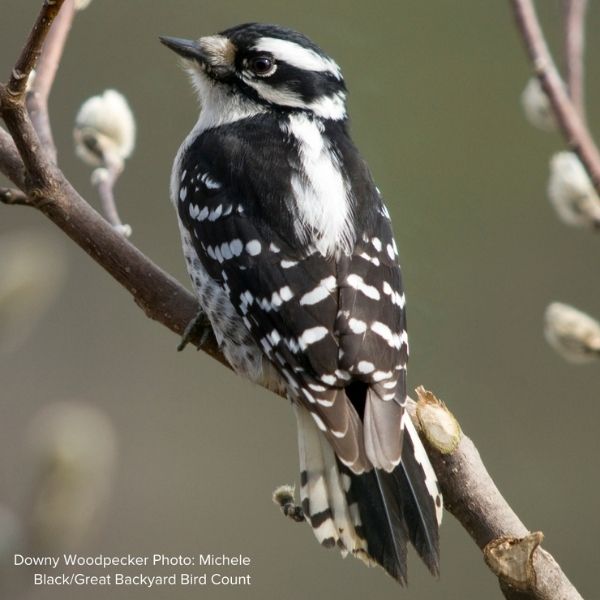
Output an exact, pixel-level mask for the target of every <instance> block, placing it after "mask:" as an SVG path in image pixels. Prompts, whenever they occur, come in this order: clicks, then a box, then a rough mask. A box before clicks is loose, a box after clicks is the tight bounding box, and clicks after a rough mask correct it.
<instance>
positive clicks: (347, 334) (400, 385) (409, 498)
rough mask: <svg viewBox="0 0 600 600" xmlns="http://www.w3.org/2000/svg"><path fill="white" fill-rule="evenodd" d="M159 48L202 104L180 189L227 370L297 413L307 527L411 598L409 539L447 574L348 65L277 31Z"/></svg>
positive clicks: (187, 249)
mask: <svg viewBox="0 0 600 600" xmlns="http://www.w3.org/2000/svg"><path fill="white" fill-rule="evenodd" d="M161 40H162V42H163V43H164V44H165V45H166V46H168V47H169V48H171V49H172V50H174V51H175V52H177V53H178V54H179V55H181V56H182V57H184V58H185V59H186V66H187V68H188V70H189V73H190V75H191V79H192V83H193V85H194V87H195V88H196V90H197V92H198V95H199V96H200V101H201V105H202V108H201V112H200V117H199V119H198V122H197V123H196V125H195V126H194V128H193V129H192V131H191V133H190V134H189V135H188V137H187V138H186V139H185V141H184V142H183V144H182V146H181V148H180V150H179V152H178V154H177V157H176V159H175V164H174V167H173V174H172V180H171V196H172V201H173V203H174V205H175V207H176V209H177V214H178V220H179V227H180V231H181V239H182V243H183V250H184V254H185V258H186V261H187V268H188V271H189V274H190V276H191V279H192V282H193V285H194V288H195V291H196V293H197V295H198V299H199V301H200V305H201V306H202V308H203V310H204V311H205V313H206V315H207V316H208V318H209V319H210V322H211V324H212V327H213V329H214V332H215V335H216V337H217V340H218V342H219V344H220V347H221V349H222V351H223V353H224V355H225V356H226V358H227V359H228V361H229V362H230V363H231V365H232V367H233V368H234V369H235V370H236V371H237V372H238V373H239V374H241V375H244V376H246V377H248V378H250V379H251V380H253V381H257V382H260V383H262V384H263V385H266V386H267V387H269V388H271V389H279V390H284V391H285V392H286V393H287V395H288V397H289V398H290V400H291V402H292V404H293V407H294V410H295V413H296V418H297V422H298V444H299V448H300V470H301V475H300V478H301V496H302V506H303V509H304V513H305V518H306V520H307V521H308V522H309V523H310V525H311V526H312V528H313V530H314V533H315V535H316V537H317V539H318V540H319V542H320V543H321V544H322V545H323V546H326V547H335V546H337V547H338V548H339V549H340V550H341V551H342V553H343V554H344V555H345V554H347V553H351V554H353V555H354V556H356V557H358V558H360V559H361V560H363V561H364V562H366V563H367V564H376V563H378V564H380V565H381V566H382V567H383V568H384V569H385V570H386V571H387V572H388V573H389V574H390V575H392V577H394V578H396V579H397V580H398V581H399V582H400V583H405V581H406V552H407V544H408V541H410V542H412V544H413V545H414V546H415V548H416V550H417V552H418V553H419V555H420V556H421V557H422V558H423V560H424V561H425V563H426V564H427V566H428V567H429V569H430V570H431V571H432V572H433V573H434V574H437V573H438V569H439V538H438V525H439V523H440V521H441V517H442V498H441V495H440V492H439V487H438V483H437V480H436V477H435V474H434V471H433V469H432V467H431V465H430V463H429V460H428V458H427V455H426V453H425V450H424V448H423V445H422V444H421V441H420V440H419V437H418V435H417V433H416V431H415V428H414V426H413V424H412V422H411V420H410V417H409V415H408V413H407V412H406V410H405V408H404V405H405V402H406V362H407V358H408V340H407V334H406V317H405V296H404V292H403V287H402V278H401V273H400V267H399V264H398V252H397V249H396V244H395V242H394V238H393V234H392V227H391V223H390V218H389V214H388V211H387V209H386V207H385V206H384V204H383V200H382V198H381V195H380V193H379V190H378V189H377V188H376V187H375V184H374V183H373V180H372V177H371V174H370V172H369V169H368V167H367V165H366V163H365V161H364V160H363V159H362V158H361V156H360V154H359V153H358V150H357V149H356V147H355V146H354V144H353V142H352V140H351V138H350V134H349V131H348V115H347V113H346V87H345V84H344V79H343V77H342V73H341V71H340V68H339V67H338V65H337V64H336V63H335V61H333V60H332V59H331V58H330V57H328V56H327V55H326V54H325V53H324V52H323V51H322V50H321V49H320V48H319V47H318V46H316V45H315V44H314V43H313V42H311V41H310V40H309V39H308V38H307V37H305V36H304V35H302V34H300V33H297V32H295V31H292V30H290V29H286V28H283V27H279V26H275V25H262V24H257V23H250V24H245V25H240V26H238V27H233V28H231V29H228V30H226V31H223V32H222V33H220V34H218V35H210V36H206V37H201V38H200V39H198V40H196V41H192V40H184V39H179V38H171V37H165V38H161Z"/></svg>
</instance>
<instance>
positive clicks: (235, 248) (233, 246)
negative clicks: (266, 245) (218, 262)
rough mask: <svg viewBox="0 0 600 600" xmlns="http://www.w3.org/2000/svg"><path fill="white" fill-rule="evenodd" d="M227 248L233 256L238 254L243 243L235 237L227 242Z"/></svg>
mask: <svg viewBox="0 0 600 600" xmlns="http://www.w3.org/2000/svg"><path fill="white" fill-rule="evenodd" d="M229 248H230V250H231V253H232V254H233V255H234V256H239V255H240V254H241V253H242V250H243V249H244V245H243V244H242V240H239V239H235V240H231V242H229Z"/></svg>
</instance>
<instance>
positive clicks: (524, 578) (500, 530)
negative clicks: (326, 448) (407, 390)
mask: <svg viewBox="0 0 600 600" xmlns="http://www.w3.org/2000/svg"><path fill="white" fill-rule="evenodd" d="M417 395H418V397H419V401H418V402H417V403H415V402H413V401H410V402H409V411H410V412H411V416H412V417H413V421H414V422H415V424H416V425H417V428H418V429H419V433H420V434H421V437H422V438H424V441H425V443H426V446H427V454H428V455H429V458H430V460H431V464H432V465H433V468H434V469H435V472H436V475H437V477H438V480H439V483H440V487H441V490H442V494H443V496H444V505H445V508H446V509H447V510H448V512H450V513H452V514H453V515H454V516H455V517H456V519H457V520H458V521H459V522H460V523H461V525H462V526H463V527H464V528H465V529H466V531H467V532H468V533H469V535H470V536H471V537H472V538H473V541H474V542H475V543H476V544H477V545H478V546H479V548H481V549H482V550H483V551H484V556H485V559H486V563H487V564H488V566H489V567H490V569H491V570H492V571H493V572H494V573H495V574H496V575H497V576H498V577H499V579H500V583H501V586H500V587H501V589H502V591H503V593H504V595H505V597H506V598H509V599H512V598H519V599H520V600H553V599H556V600H559V599H560V600H582V598H581V596H580V595H579V593H578V592H577V590H576V589H575V588H574V587H573V584H572V583H571V582H570V581H569V580H568V578H567V576H566V575H565V574H564V573H563V572H562V570H561V569H560V567H559V565H558V564H557V562H556V561H555V560H554V558H553V557H552V556H551V555H550V554H549V553H548V552H546V551H545V550H543V549H542V548H541V547H540V546H539V543H540V541H541V537H543V536H541V534H539V532H538V533H537V534H530V532H529V530H528V529H527V527H525V525H524V524H523V522H522V521H521V520H520V519H519V517H518V516H517V515H516V514H515V512H514V511H513V509H512V508H511V507H510V506H509V504H508V503H507V502H506V500H505V499H504V497H503V496H502V494H501V493H500V491H499V490H498V488H497V487H496V484H495V483H494V481H493V479H492V478H491V477H490V475H489V473H488V472H487V469H486V468H485V466H484V464H483V462H482V460H481V456H480V455H479V452H478V451H477V448H476V447H475V444H474V443H473V442H472V441H471V440H470V439H469V438H468V437H467V436H466V435H464V434H463V433H462V431H461V429H460V427H459V426H458V423H457V422H456V419H455V418H454V416H453V415H452V414H451V413H450V411H449V410H448V409H447V408H446V406H445V405H444V403H443V402H441V401H440V400H438V399H437V398H436V397H435V396H434V395H433V394H432V393H431V392H427V391H426V390H425V389H423V388H418V389H417ZM540 536H541V537H540Z"/></svg>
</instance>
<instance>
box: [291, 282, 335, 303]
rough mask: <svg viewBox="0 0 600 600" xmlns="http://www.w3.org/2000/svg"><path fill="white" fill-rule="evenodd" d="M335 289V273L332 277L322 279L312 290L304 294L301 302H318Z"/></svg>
mask: <svg viewBox="0 0 600 600" xmlns="http://www.w3.org/2000/svg"><path fill="white" fill-rule="evenodd" d="M335 289H336V279H335V277H333V275H332V276H331V277H327V278H325V279H321V281H320V283H319V285H318V286H317V287H316V288H314V289H313V290H311V291H310V292H307V293H306V294H304V296H302V298H300V304H302V305H312V304H317V303H319V302H321V301H322V300H325V298H327V297H328V296H329V295H330V294H331V292H333V291H334V290H335Z"/></svg>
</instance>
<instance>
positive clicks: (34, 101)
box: [27, 0, 76, 163]
mask: <svg viewBox="0 0 600 600" xmlns="http://www.w3.org/2000/svg"><path fill="white" fill-rule="evenodd" d="M75 13H76V8H75V0H64V4H63V7H62V10H60V12H59V13H58V15H57V16H56V18H55V19H54V22H53V23H52V26H51V27H50V30H49V31H48V34H47V37H46V41H45V43H44V46H43V50H42V53H41V56H40V57H39V60H38V61H37V66H36V70H35V78H34V80H33V83H32V85H31V89H30V90H29V92H28V93H27V110H28V111H29V114H30V116H31V120H32V121H33V126H34V128H35V130H36V131H37V134H38V137H39V139H40V143H41V145H42V148H45V149H46V151H47V152H48V154H49V157H50V160H51V161H52V162H54V163H56V144H55V143H54V138H53V136H52V128H51V126H50V118H49V116H48V98H49V96H50V91H51V90H52V85H53V83H54V79H55V77H56V72H57V70H58V65H59V64H60V59H61V58H62V54H63V50H64V47H65V43H66V41H67V37H68V35H69V31H70V29H71V25H72V23H73V18H74V17H75Z"/></svg>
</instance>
